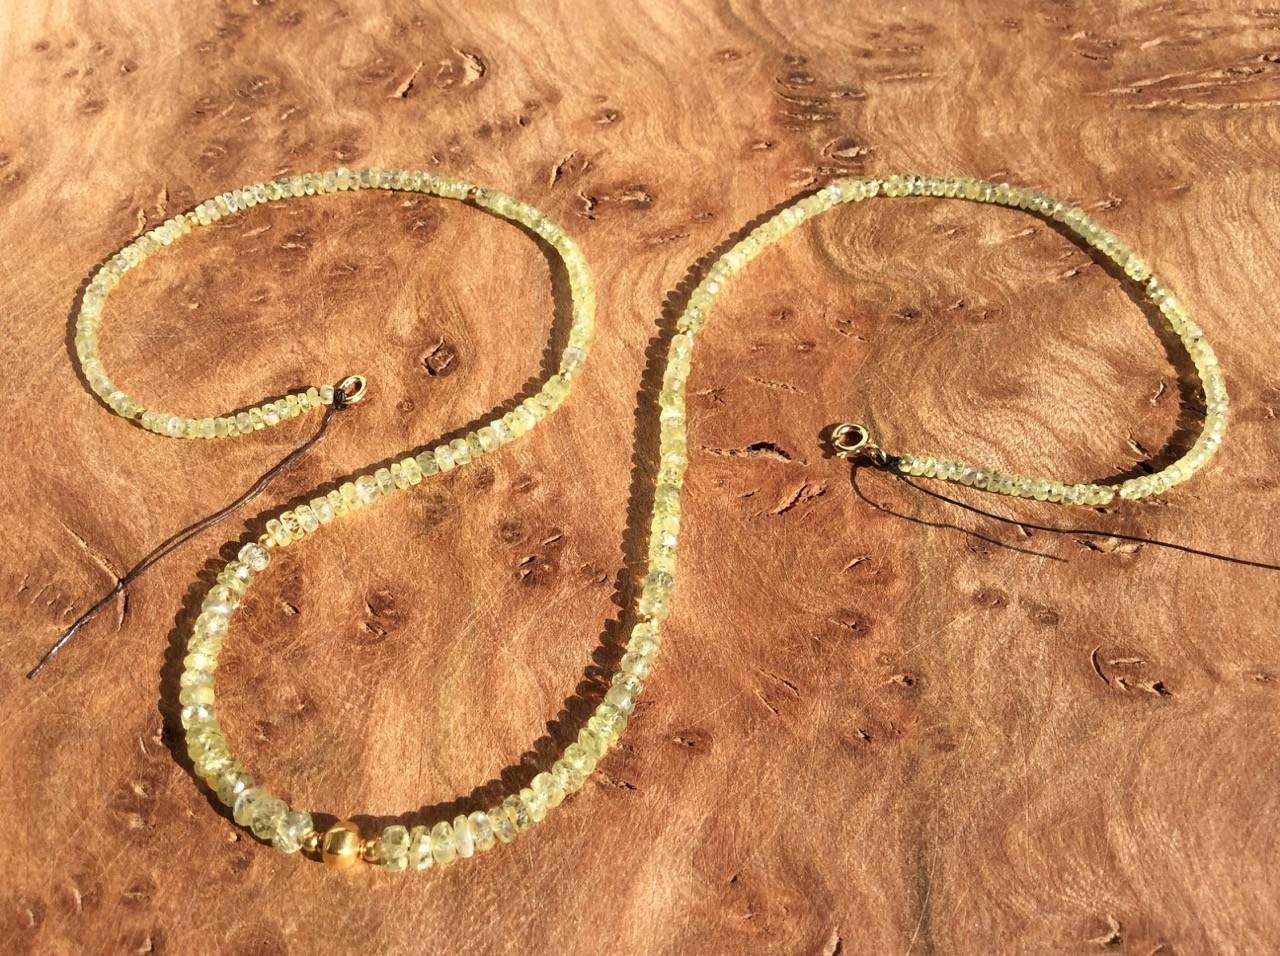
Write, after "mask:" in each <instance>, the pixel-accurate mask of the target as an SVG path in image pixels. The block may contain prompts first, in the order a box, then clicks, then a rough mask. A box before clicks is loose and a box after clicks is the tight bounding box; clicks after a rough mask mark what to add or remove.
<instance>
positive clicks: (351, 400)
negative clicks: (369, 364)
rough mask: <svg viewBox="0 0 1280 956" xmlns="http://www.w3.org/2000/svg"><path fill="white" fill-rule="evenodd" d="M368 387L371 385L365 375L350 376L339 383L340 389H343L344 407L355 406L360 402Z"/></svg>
mask: <svg viewBox="0 0 1280 956" xmlns="http://www.w3.org/2000/svg"><path fill="white" fill-rule="evenodd" d="M368 387H369V383H368V381H366V379H365V377H364V376H363V375H348V376H347V377H346V378H344V379H343V380H342V381H341V382H339V383H338V388H340V389H342V398H343V404H344V405H354V404H355V403H356V402H358V401H360V399H362V398H364V393H365V391H366V390H367V389H368Z"/></svg>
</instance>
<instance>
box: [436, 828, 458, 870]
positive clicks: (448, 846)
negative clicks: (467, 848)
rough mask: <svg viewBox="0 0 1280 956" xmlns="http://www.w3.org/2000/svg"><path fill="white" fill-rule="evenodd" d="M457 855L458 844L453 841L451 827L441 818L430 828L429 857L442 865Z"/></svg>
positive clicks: (450, 861)
mask: <svg viewBox="0 0 1280 956" xmlns="http://www.w3.org/2000/svg"><path fill="white" fill-rule="evenodd" d="M457 855H458V845H457V844H456V843H454V842H453V827H451V826H449V824H447V823H445V822H444V821H443V820H442V821H441V822H439V823H437V824H436V825H435V826H434V827H432V828H431V857H432V859H434V860H435V861H436V862H437V863H439V864H441V865H442V866H443V865H444V864H446V863H452V862H453V861H454V859H455V858H456V857H457Z"/></svg>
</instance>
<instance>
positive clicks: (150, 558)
mask: <svg viewBox="0 0 1280 956" xmlns="http://www.w3.org/2000/svg"><path fill="white" fill-rule="evenodd" d="M349 405H350V403H349V402H348V401H347V400H346V394H345V393H344V392H343V391H342V389H337V390H335V391H334V395H333V405H332V406H331V407H329V408H326V409H325V413H324V418H322V419H321V420H320V427H319V428H317V429H316V430H315V433H314V434H313V435H312V436H311V437H310V438H307V439H306V440H305V441H303V442H302V443H301V444H299V445H297V446H296V447H295V448H294V449H293V450H292V451H290V452H289V454H287V455H285V456H284V457H283V458H281V459H280V460H279V461H278V462H276V464H275V465H273V466H272V467H271V468H270V469H269V470H268V471H267V472H266V473H265V474H263V476H262V477H261V478H259V479H258V480H257V481H255V482H254V483H253V485H252V486H251V487H250V488H249V490H248V491H246V492H245V493H244V494H243V495H241V496H240V497H239V498H237V499H236V500H235V501H233V502H231V504H229V505H227V506H226V507H225V508H222V509H220V510H218V511H215V512H214V513H213V514H211V515H206V516H205V517H203V518H201V519H200V520H199V521H197V522H196V523H195V524H192V525H189V526H188V527H186V528H183V529H182V530H181V531H179V532H177V533H176V534H174V535H173V536H172V537H170V538H168V539H167V540H166V541H164V542H163V543H162V544H161V545H160V546H159V547H157V548H156V549H155V550H154V551H152V552H151V553H150V554H148V555H147V556H146V557H145V558H143V559H142V560H141V561H139V562H138V563H137V564H135V565H134V566H133V567H132V568H130V569H129V570H128V571H127V572H126V573H125V574H124V575H123V576H122V577H121V578H120V579H119V580H117V581H116V583H115V586H114V587H113V588H111V590H110V591H108V592H107V593H106V594H104V595H102V597H101V598H100V599H99V600H98V601H97V603H95V604H94V605H93V606H92V607H91V608H89V610H87V611H85V612H84V613H83V614H81V615H80V617H79V618H77V619H76V621H75V623H73V624H72V625H71V626H70V627H69V628H67V629H66V630H65V631H63V632H62V635H61V636H60V637H59V638H58V639H57V640H56V641H54V642H53V645H52V646H51V647H50V648H49V649H48V650H47V651H45V653H44V656H43V657H42V658H40V661H39V663H37V664H36V666H35V667H33V668H31V670H29V671H28V672H27V680H35V678H36V676H37V675H38V674H39V673H40V672H41V671H42V670H44V668H45V665H46V664H48V663H49V662H50V661H51V660H53V658H54V655H56V654H57V653H58V652H59V651H60V650H62V649H63V648H64V647H66V645H67V644H68V643H69V642H70V640H71V639H72V638H73V637H75V635H76V633H77V632H78V631H79V630H80V629H81V628H83V627H84V626H85V625H86V624H88V623H89V622H90V621H92V620H93V619H94V618H96V617H97V616H98V615H99V614H101V613H102V611H103V610H104V609H105V608H106V607H107V605H109V604H110V603H111V601H112V599H113V598H115V597H117V596H118V595H121V594H124V593H125V591H126V590H127V589H128V587H129V585H130V584H132V583H133V582H134V581H136V580H138V578H140V577H142V575H143V574H145V573H146V572H147V571H148V570H149V569H150V568H151V567H153V566H154V565H155V563H156V562H157V561H159V560H160V559H161V558H163V557H165V555H168V554H170V553H172V552H173V551H174V550H175V549H177V548H179V547H181V546H182V545H183V544H185V543H186V542H188V541H190V540H191V539H192V538H193V537H195V536H196V535H198V534H199V533H200V532H202V531H205V530H207V529H209V528H212V527H213V526H214V525H216V524H218V522H220V521H222V520H223V519H224V518H227V517H228V516H230V515H231V514H233V513H234V512H235V511H237V510H238V509H240V508H241V507H243V506H244V505H246V504H248V503H249V502H250V501H252V500H253V499H254V498H256V497H258V495H260V494H262V492H263V491H264V490H265V489H266V487H267V486H268V485H269V484H271V482H272V481H274V480H275V478H276V477H277V476H279V475H280V474H281V473H282V472H284V471H285V470H286V469H287V468H288V467H289V466H290V465H292V464H293V463H294V462H295V461H297V460H298V459H299V458H301V457H302V456H303V455H304V454H305V453H306V452H307V451H309V450H310V449H312V448H314V447H315V445H316V444H317V443H319V442H320V440H321V439H323V438H324V436H325V432H327V431H328V429H329V420H330V419H331V418H332V417H333V415H334V413H335V412H339V411H341V410H342V409H344V408H347V407H349Z"/></svg>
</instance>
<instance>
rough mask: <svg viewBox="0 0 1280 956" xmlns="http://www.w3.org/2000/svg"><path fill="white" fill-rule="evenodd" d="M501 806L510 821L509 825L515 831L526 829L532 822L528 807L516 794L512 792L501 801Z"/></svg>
mask: <svg viewBox="0 0 1280 956" xmlns="http://www.w3.org/2000/svg"><path fill="white" fill-rule="evenodd" d="M502 807H503V809H504V810H505V811H506V816H507V819H509V820H510V821H511V825H512V826H513V827H515V829H516V831H517V832H518V831H520V830H527V829H529V827H530V826H531V825H532V824H533V820H532V818H531V817H530V816H529V808H528V807H526V806H525V804H524V801H523V800H521V799H520V797H519V796H518V795H516V794H512V795H511V796H509V797H507V798H506V799H505V800H503V801H502Z"/></svg>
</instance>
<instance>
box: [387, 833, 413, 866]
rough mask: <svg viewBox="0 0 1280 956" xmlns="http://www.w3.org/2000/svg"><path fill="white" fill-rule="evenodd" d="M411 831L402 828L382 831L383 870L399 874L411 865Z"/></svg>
mask: <svg viewBox="0 0 1280 956" xmlns="http://www.w3.org/2000/svg"><path fill="white" fill-rule="evenodd" d="M409 843H410V839H409V831H408V830H407V829H406V828H405V827H402V826H399V825H394V826H389V827H387V828H386V829H385V830H383V831H382V868H383V869H384V870H387V871H388V872H391V873H398V872H400V871H401V870H403V869H405V867H407V866H408V865H409Z"/></svg>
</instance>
